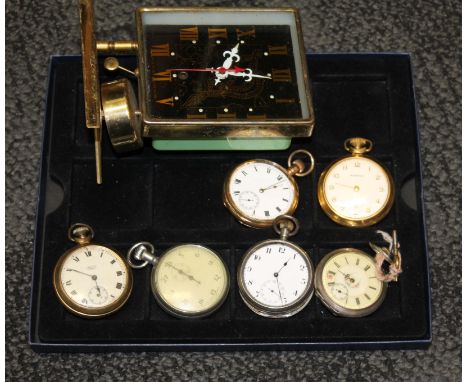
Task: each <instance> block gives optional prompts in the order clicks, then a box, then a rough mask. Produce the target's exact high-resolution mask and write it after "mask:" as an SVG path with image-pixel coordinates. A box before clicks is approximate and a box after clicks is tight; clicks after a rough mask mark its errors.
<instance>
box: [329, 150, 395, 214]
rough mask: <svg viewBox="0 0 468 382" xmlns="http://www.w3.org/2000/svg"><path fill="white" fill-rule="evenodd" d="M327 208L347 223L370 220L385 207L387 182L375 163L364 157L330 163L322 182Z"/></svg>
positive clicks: (389, 185)
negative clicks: (348, 221) (347, 220)
mask: <svg viewBox="0 0 468 382" xmlns="http://www.w3.org/2000/svg"><path fill="white" fill-rule="evenodd" d="M323 190H324V196H325V199H326V203H327V205H328V206H329V207H330V209H331V210H332V211H333V212H334V213H335V214H337V215H338V216H340V217H342V218H345V219H350V220H364V219H369V218H372V217H373V216H375V215H377V214H379V213H380V212H381V211H382V210H383V209H385V208H386V206H387V204H388V203H389V199H390V195H391V182H390V179H389V178H388V175H387V173H386V172H385V170H384V169H383V168H382V166H380V165H379V164H378V163H377V162H375V161H374V160H372V159H369V158H366V157H358V156H353V157H346V158H343V159H342V160H340V161H338V162H336V163H335V164H333V165H332V166H331V167H330V169H329V170H328V172H327V174H326V176H325V178H324V183H323Z"/></svg>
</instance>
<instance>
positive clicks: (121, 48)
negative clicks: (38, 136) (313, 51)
mask: <svg viewBox="0 0 468 382" xmlns="http://www.w3.org/2000/svg"><path fill="white" fill-rule="evenodd" d="M80 5H81V31H82V51H83V79H84V95H85V111H86V126H87V127H88V128H91V129H93V130H94V131H95V143H96V161H97V162H96V164H97V172H98V183H100V181H101V178H100V176H101V173H100V171H101V167H100V166H101V165H100V163H101V162H100V158H101V155H100V142H101V125H102V120H104V121H105V124H106V126H107V130H108V132H109V136H110V139H111V142H112V145H113V146H114V148H115V150H116V151H118V152H124V151H128V150H133V149H135V148H138V147H141V146H142V144H143V141H142V138H143V137H149V138H151V139H152V140H153V147H154V148H155V149H158V150H284V149H287V148H288V147H289V145H290V142H291V138H292V137H308V136H310V135H311V134H312V130H313V127H314V112H313V106H312V100H311V98H312V96H311V92H310V86H309V78H308V74H307V62H306V57H305V50H304V46H303V39H302V32H301V25H300V17H299V13H298V11H297V10H296V9H293V8H239V7H233V8H221V7H216V8H209V7H184V8H174V7H170V8H169V7H168V8H161V7H142V8H138V9H137V10H136V13H135V16H136V32H137V33H136V35H137V36H136V37H137V38H136V39H135V41H133V40H132V41H96V38H95V34H94V16H93V13H94V12H93V2H92V0H81V1H80ZM98 53H99V54H105V55H112V54H119V53H130V54H133V55H135V56H136V58H137V61H138V62H137V68H131V69H128V68H124V67H122V66H121V65H120V63H119V60H118V59H117V58H116V57H107V59H106V61H105V62H104V67H105V68H106V69H107V70H109V71H116V70H117V69H120V70H121V72H120V73H121V74H123V75H124V78H117V77H116V78H115V80H114V81H110V82H107V83H103V84H102V85H101V84H100V81H99V70H98V68H99V64H98V60H97V54H98ZM125 76H127V77H128V78H130V79H131V80H136V82H137V84H138V93H137V94H138V97H136V96H135V94H134V90H133V87H134V86H133V84H132V83H131V82H130V80H129V79H128V78H125Z"/></svg>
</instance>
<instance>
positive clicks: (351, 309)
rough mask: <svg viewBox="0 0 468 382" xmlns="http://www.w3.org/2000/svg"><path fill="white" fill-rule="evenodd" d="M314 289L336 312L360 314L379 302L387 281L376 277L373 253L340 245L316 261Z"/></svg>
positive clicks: (338, 313)
mask: <svg viewBox="0 0 468 382" xmlns="http://www.w3.org/2000/svg"><path fill="white" fill-rule="evenodd" d="M315 289H316V293H317V297H318V298H319V299H320V300H321V301H322V303H323V304H324V305H325V306H326V307H328V308H329V309H330V310H331V311H332V312H333V313H334V314H335V315H337V316H342V317H363V316H367V315H369V314H371V313H373V312H374V311H376V310H377V309H378V308H379V307H380V305H382V302H383V301H384V299H385V294H386V291H387V284H386V283H384V282H383V281H380V280H379V279H378V278H377V275H376V265H375V260H374V258H373V257H371V256H369V255H368V254H367V253H365V252H363V251H361V250H359V249H355V248H340V249H337V250H335V251H332V252H330V253H329V254H327V255H326V256H325V257H324V258H323V259H322V260H321V261H320V263H319V264H318V265H317V270H316V272H315Z"/></svg>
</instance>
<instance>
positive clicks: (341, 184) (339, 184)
mask: <svg viewBox="0 0 468 382" xmlns="http://www.w3.org/2000/svg"><path fill="white" fill-rule="evenodd" d="M335 184H336V185H337V186H341V187H348V188H354V186H350V185H349V184H343V183H335Z"/></svg>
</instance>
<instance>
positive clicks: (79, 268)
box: [53, 223, 133, 318]
mask: <svg viewBox="0 0 468 382" xmlns="http://www.w3.org/2000/svg"><path fill="white" fill-rule="evenodd" d="M68 237H69V239H70V240H71V241H73V242H75V243H77V244H78V245H77V246H75V247H73V248H71V249H69V250H68V251H66V252H65V253H64V254H63V255H62V256H61V257H60V259H59V261H58V262H57V264H56V266H55V269H54V276H53V282H54V289H55V293H56V294H57V297H58V299H59V300H60V302H61V303H62V304H63V305H64V306H65V308H67V309H68V310H69V311H71V312H72V313H74V314H77V315H78V316H81V317H85V318H98V317H103V316H107V315H109V314H111V313H114V312H115V311H117V310H119V309H120V308H121V307H122V306H123V305H124V304H125V303H126V302H127V300H128V298H129V296H130V293H131V291H132V285H133V277H132V271H131V269H130V267H129V266H128V265H127V263H126V261H125V260H124V259H123V258H122V257H121V256H120V254H119V253H118V252H117V251H116V250H114V249H111V248H109V247H107V246H104V245H100V244H92V243H91V240H92V239H93V237H94V232H93V229H92V228H91V227H90V226H89V225H87V224H82V223H78V224H74V225H72V226H71V227H70V229H69V230H68Z"/></svg>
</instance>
